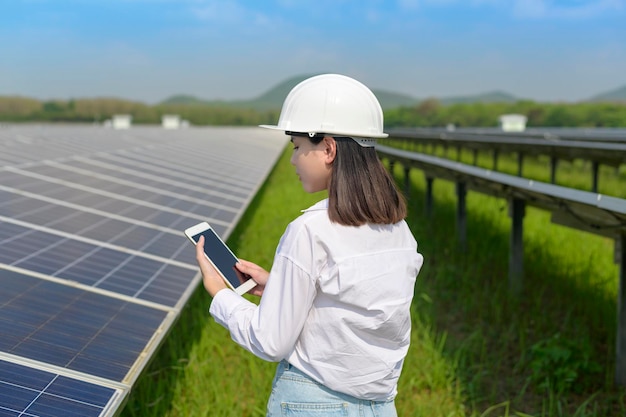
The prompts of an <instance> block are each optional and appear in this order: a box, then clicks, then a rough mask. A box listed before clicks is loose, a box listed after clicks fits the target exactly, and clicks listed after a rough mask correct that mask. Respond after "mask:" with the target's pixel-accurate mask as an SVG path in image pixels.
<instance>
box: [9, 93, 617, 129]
mask: <svg viewBox="0 0 626 417" xmlns="http://www.w3.org/2000/svg"><path fill="white" fill-rule="evenodd" d="M279 113H280V109H275V110H269V111H260V110H256V109H253V108H245V107H235V106H230V105H227V104H224V105H201V104H155V105H148V104H144V103H139V102H133V101H128V100H122V99H116V98H94V99H71V100H49V101H40V100H36V99H32V98H25V97H0V122H80V123H102V122H104V121H105V120H107V119H110V118H111V117H112V116H113V115H115V114H130V115H132V117H133V123H134V124H160V123H161V117H162V116H163V115H164V114H176V115H179V116H180V117H181V118H182V119H184V120H187V121H188V122H189V123H190V124H192V125H228V126H250V125H258V124H267V123H270V124H273V123H276V121H277V120H278V115H279ZM511 113H516V114H523V115H525V116H526V117H527V118H528V122H527V125H528V126H529V127H626V102H614V103H611V102H581V103H544V102H534V101H530V100H522V101H517V102H515V103H458V104H448V105H444V104H442V103H441V102H439V101H438V100H437V99H434V98H431V99H427V100H424V101H422V102H420V103H419V104H417V105H415V106H407V107H398V108H395V109H387V110H385V127H388V128H390V127H445V126H448V125H450V124H453V125H455V126H457V127H495V126H497V125H498V118H499V116H500V115H503V114H511Z"/></svg>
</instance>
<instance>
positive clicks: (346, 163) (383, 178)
mask: <svg viewBox="0 0 626 417" xmlns="http://www.w3.org/2000/svg"><path fill="white" fill-rule="evenodd" d="M334 139H335V142H336V143H337V153H336V156H335V160H334V162H333V170H332V174H331V178H330V185H329V187H328V216H329V217H330V220H331V221H333V222H336V223H339V224H342V225H346V226H360V225H363V224H366V223H371V224H393V223H397V222H399V221H400V220H403V219H404V218H405V217H406V215H407V209H406V202H405V199H404V196H403V195H402V193H400V191H399V190H398V188H397V186H396V183H395V181H394V180H393V178H392V177H391V175H390V174H389V172H387V170H386V169H385V167H384V166H383V164H382V162H381V161H380V159H379V158H378V154H377V153H376V149H375V148H374V147H362V146H361V145H359V144H358V143H356V142H355V141H354V140H352V139H351V138H348V137H334ZM310 140H311V141H312V142H314V143H319V140H321V138H319V137H316V138H310Z"/></svg>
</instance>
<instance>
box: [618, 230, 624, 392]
mask: <svg viewBox="0 0 626 417" xmlns="http://www.w3.org/2000/svg"><path fill="white" fill-rule="evenodd" d="M615 252H616V255H617V258H618V259H617V261H618V262H619V265H620V266H619V286H618V290H617V335H616V343H617V344H616V347H615V354H616V355H615V383H616V384H617V385H623V386H624V385H626V235H623V234H620V236H619V237H618V238H617V239H615Z"/></svg>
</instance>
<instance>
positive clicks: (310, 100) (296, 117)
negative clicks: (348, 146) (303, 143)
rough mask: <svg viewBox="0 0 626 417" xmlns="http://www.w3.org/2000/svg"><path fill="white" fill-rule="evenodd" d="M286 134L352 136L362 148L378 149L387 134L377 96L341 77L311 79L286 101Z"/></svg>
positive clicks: (282, 118)
mask: <svg viewBox="0 0 626 417" xmlns="http://www.w3.org/2000/svg"><path fill="white" fill-rule="evenodd" d="M261 127H265V128H268V129H276V130H283V131H285V132H288V133H289V132H294V133H307V134H308V135H309V136H314V135H316V134H320V133H322V134H329V135H333V136H348V137H351V138H353V139H354V140H356V141H357V142H359V144H360V145H361V146H374V144H375V143H376V141H375V140H373V139H375V138H386V137H387V136H388V135H387V134H386V133H383V110H382V108H381V107H380V103H378V100H377V99H376V96H375V95H374V93H372V92H371V91H370V89H369V88H367V87H366V86H365V85H363V84H361V83H360V82H358V81H357V80H355V79H353V78H350V77H346V76H344V75H339V74H323V75H316V76H314V77H311V78H307V79H306V80H304V81H302V82H301V83H299V84H298V85H296V86H295V87H294V88H293V89H292V90H291V91H290V92H289V94H288V95H287V98H285V102H284V103H283V108H282V110H281V112H280V117H279V119H278V125H275V126H274V125H261Z"/></svg>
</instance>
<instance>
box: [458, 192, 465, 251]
mask: <svg viewBox="0 0 626 417" xmlns="http://www.w3.org/2000/svg"><path fill="white" fill-rule="evenodd" d="M466 196H467V185H466V184H465V183H464V182H457V183H456V197H457V206H456V228H457V233H458V235H459V244H460V246H461V248H462V249H465V248H466V247H467V210H466V204H465V198H466Z"/></svg>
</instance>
